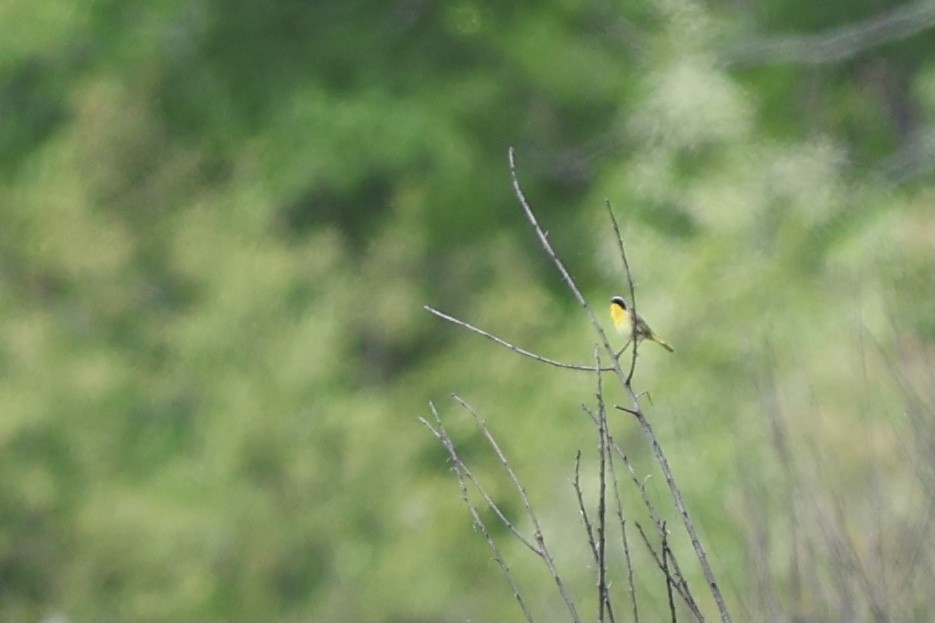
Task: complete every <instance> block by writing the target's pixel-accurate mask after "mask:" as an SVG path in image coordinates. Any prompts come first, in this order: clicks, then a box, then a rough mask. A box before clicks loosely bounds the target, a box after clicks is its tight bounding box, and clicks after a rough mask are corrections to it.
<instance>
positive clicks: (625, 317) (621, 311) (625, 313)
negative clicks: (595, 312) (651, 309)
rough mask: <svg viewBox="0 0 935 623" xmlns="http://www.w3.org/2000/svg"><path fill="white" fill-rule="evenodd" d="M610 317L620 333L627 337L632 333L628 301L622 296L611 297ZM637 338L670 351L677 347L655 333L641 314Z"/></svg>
mask: <svg viewBox="0 0 935 623" xmlns="http://www.w3.org/2000/svg"><path fill="white" fill-rule="evenodd" d="M610 317H611V318H613V320H614V328H616V329H617V332H618V333H620V334H621V335H625V336H627V337H630V336H631V335H632V331H633V326H632V325H631V323H630V310H629V309H627V302H626V301H624V300H623V297H622V296H615V297H614V298H612V299H610ZM636 339H638V340H649V341H650V342H655V343H656V344H659V345H660V346H662V347H663V348H664V349H666V350H667V351H669V352H670V353H674V352H675V349H674V348H672V347H671V346H669V344H668V343H667V342H666V341H665V340H664V339H662V338H661V337H659V336H658V335H656V334H655V333H653V330H652V329H650V328H649V325H648V324H646V321H645V320H643V319H642V318H640V316H639V314H637V315H636Z"/></svg>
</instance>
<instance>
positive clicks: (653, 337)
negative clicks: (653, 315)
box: [649, 333, 675, 353]
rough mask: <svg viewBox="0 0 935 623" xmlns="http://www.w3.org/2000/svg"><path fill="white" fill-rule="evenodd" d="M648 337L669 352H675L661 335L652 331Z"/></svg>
mask: <svg viewBox="0 0 935 623" xmlns="http://www.w3.org/2000/svg"><path fill="white" fill-rule="evenodd" d="M649 339H651V340H652V341H653V342H655V343H656V344H659V346H662V347H663V348H664V349H666V350H667V351H669V352H670V353H674V352H675V349H674V348H672V346H670V345H669V343H668V342H666V341H665V340H664V339H662V338H661V337H659V336H658V335H656V334H655V333H653V334H652V335H651V336H650V338H649Z"/></svg>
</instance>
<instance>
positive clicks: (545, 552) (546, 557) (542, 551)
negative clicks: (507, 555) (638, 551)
mask: <svg viewBox="0 0 935 623" xmlns="http://www.w3.org/2000/svg"><path fill="white" fill-rule="evenodd" d="M453 398H454V399H455V401H456V402H457V403H458V404H459V405H461V406H462V407H463V408H464V409H465V410H466V411H467V412H468V413H470V414H471V417H473V418H474V421H475V422H476V423H477V425H478V427H479V428H480V430H481V432H482V433H483V434H484V437H486V439H487V442H488V443H489V444H490V447H491V448H493V450H494V453H496V455H497V458H498V459H500V464H501V465H502V466H503V468H504V469H505V470H506V473H507V474H508V475H509V476H510V480H512V481H513V486H514V487H515V488H516V491H517V493H519V496H520V499H522V500H523V505H524V506H525V507H526V515H527V516H528V517H529V520H530V521H531V522H532V526H533V530H534V531H535V534H534V538H535V541H536V544H537V546H538V547H537V548H536V550H535V551H536V553H537V554H538V555H539V557H540V558H541V559H542V560H543V562H545V565H546V567H548V569H549V572H550V573H551V574H552V579H553V580H554V581H555V586H556V587H557V588H558V592H559V594H560V595H561V596H562V600H563V601H564V602H565V606H566V607H567V608H568V612H569V614H571V617H572V620H573V621H575V623H580V619H579V618H578V611H577V610H576V608H575V604H574V602H573V601H572V599H571V596H570V595H569V594H568V590H567V588H566V587H565V583H564V582H563V581H562V578H561V577H560V576H559V573H558V568H557V567H556V566H555V561H554V560H553V558H552V554H551V552H549V549H548V547H547V546H546V543H545V536H544V535H543V533H542V527H541V526H540V525H539V518H538V516H537V515H536V513H535V512H534V511H533V509H532V504H531V503H530V501H529V496H528V495H526V489H525V487H523V485H522V483H521V482H520V480H519V478H518V477H517V476H516V472H514V471H513V466H512V465H511V464H510V462H509V461H508V460H507V458H506V455H505V454H504V453H503V450H502V449H501V448H500V444H499V443H497V440H496V439H495V438H494V436H493V434H492V433H491V432H490V429H489V428H488V427H487V424H486V423H485V422H484V420H483V419H482V418H481V417H480V416H479V415H478V414H477V412H476V411H474V409H473V408H472V407H471V406H470V405H469V404H467V403H466V402H465V401H464V400H462V399H461V398H460V397H459V396H457V395H453Z"/></svg>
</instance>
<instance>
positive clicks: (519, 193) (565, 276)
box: [508, 147, 620, 372]
mask: <svg viewBox="0 0 935 623" xmlns="http://www.w3.org/2000/svg"><path fill="white" fill-rule="evenodd" d="M508 155H509V161H510V177H511V178H512V180H513V191H514V193H515V194H516V198H517V199H518V200H519V204H520V206H522V208H523V212H524V213H525V214H526V220H528V221H529V223H530V224H531V225H532V228H533V230H534V231H535V232H536V237H538V238H539V242H540V244H541V245H542V248H543V249H544V250H545V252H546V255H548V256H549V258H550V259H551V260H552V263H553V264H555V267H556V268H557V269H558V272H559V273H560V274H561V276H562V281H564V282H565V285H567V286H568V289H569V290H571V293H572V295H573V296H574V297H575V300H576V301H578V304H579V305H581V307H583V308H584V313H585V314H586V315H587V317H588V320H589V321H590V322H591V326H593V327H594V330H595V331H596V332H597V334H598V336H599V337H600V340H601V346H603V347H604V350H605V351H606V352H607V353H608V354H609V355H610V356H611V357H613V355H614V349H613V348H612V347H611V345H610V341H609V340H608V339H607V333H606V332H605V331H604V328H603V327H602V326H601V323H599V322H598V321H597V317H596V316H595V315H594V311H593V310H592V309H591V306H590V305H588V302H587V301H586V300H585V298H584V295H583V294H581V290H579V289H578V285H577V284H576V283H575V280H574V279H572V277H571V275H570V274H569V273H568V270H567V269H566V268H565V265H564V264H562V261H561V260H560V259H559V258H558V255H556V253H555V249H553V248H552V243H550V242H549V237H548V236H547V235H546V233H545V231H543V229H542V227H540V226H539V221H538V220H537V219H536V215H535V214H534V213H533V211H532V208H531V207H530V206H529V201H528V200H527V199H526V195H525V194H524V193H523V189H522V187H521V186H520V183H519V177H518V176H517V174H516V160H515V158H514V156H513V148H512V147H510V149H509V151H508ZM615 361H616V360H615ZM619 368H620V366H619V365H616V366H615V367H613V368H611V369H612V370H613V371H614V372H616V371H618V370H619Z"/></svg>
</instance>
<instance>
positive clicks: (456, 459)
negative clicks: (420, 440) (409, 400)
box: [419, 402, 535, 623]
mask: <svg viewBox="0 0 935 623" xmlns="http://www.w3.org/2000/svg"><path fill="white" fill-rule="evenodd" d="M429 407H430V409H431V411H432V415H433V416H434V418H435V423H436V426H437V428H435V427H433V426H432V425H431V424H430V423H429V422H428V421H427V420H426V419H425V418H422V417H420V418H419V421H420V422H422V424H423V425H425V427H426V428H428V429H429V430H430V431H432V434H433V435H435V437H436V438H437V439H438V440H439V441H440V442H441V444H442V446H443V447H444V448H445V450H446V451H447V452H448V457H449V459H450V460H451V464H452V467H453V469H454V471H455V474H456V475H457V477H458V486H459V487H460V488H461V499H462V500H464V503H465V504H467V507H468V509H469V511H470V513H471V519H472V521H473V523H474V525H475V526H476V527H477V529H478V530H480V531H481V534H483V535H484V539H485V540H486V541H487V546H488V547H489V548H490V550H491V552H493V558H494V560H495V561H496V562H497V564H498V565H499V566H500V569H501V571H503V575H504V576H505V577H506V580H507V582H508V583H509V585H510V590H511V591H512V592H513V597H514V598H515V599H516V601H517V603H518V604H519V607H520V609H522V611H523V616H524V617H526V621H528V623H535V621H534V619H533V616H532V613H531V612H530V611H529V608H528V607H527V606H526V602H525V601H523V596H522V594H521V593H520V590H519V586H517V584H516V580H515V579H514V578H513V574H512V573H511V572H510V567H509V566H508V565H507V564H506V561H505V560H504V559H503V555H502V554H501V553H500V549H499V548H498V547H497V543H496V541H494V539H493V536H491V534H490V530H488V529H487V524H485V523H484V520H483V519H482V518H481V516H480V513H479V512H478V510H477V506H476V505H475V504H474V503H473V502H472V501H471V497H470V495H468V490H467V484H466V483H465V472H466V469H467V468H466V466H465V465H464V462H463V461H462V460H461V457H460V456H459V455H458V452H457V450H455V447H454V442H452V440H451V437H449V435H448V431H446V430H445V426H444V424H442V421H441V418H440V417H439V416H438V411H437V410H436V409H435V404H434V403H431V402H430V403H429ZM471 480H472V481H473V478H472V479H471ZM475 486H477V485H476V482H475ZM484 497H485V498H486V495H485V496H484Z"/></svg>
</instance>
